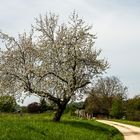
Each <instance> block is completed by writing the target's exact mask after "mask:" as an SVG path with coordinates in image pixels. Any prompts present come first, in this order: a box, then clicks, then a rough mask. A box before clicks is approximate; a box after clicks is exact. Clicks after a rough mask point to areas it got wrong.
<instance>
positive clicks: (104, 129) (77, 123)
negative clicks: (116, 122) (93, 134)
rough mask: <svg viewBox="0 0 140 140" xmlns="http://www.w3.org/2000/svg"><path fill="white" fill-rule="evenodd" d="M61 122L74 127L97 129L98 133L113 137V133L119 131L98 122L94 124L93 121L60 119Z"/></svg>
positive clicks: (115, 133)
mask: <svg viewBox="0 0 140 140" xmlns="http://www.w3.org/2000/svg"><path fill="white" fill-rule="evenodd" d="M61 123H62V124H65V125H70V126H72V127H76V128H84V129H88V130H93V131H98V132H99V133H104V134H109V135H110V136H111V137H114V136H115V135H117V134H119V131H118V130H117V129H115V128H114V129H113V128H112V129H110V128H108V127H105V126H103V125H102V124H99V123H98V124H97V123H95V124H94V122H93V124H91V123H88V122H81V121H62V122H61Z"/></svg>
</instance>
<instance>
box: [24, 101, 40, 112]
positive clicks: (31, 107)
mask: <svg viewBox="0 0 140 140" xmlns="http://www.w3.org/2000/svg"><path fill="white" fill-rule="evenodd" d="M27 110H28V112H29V113H39V112H40V105H39V103H37V102H33V103H31V104H29V105H28V106H27Z"/></svg>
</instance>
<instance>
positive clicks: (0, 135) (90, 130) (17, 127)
mask: <svg viewBox="0 0 140 140" xmlns="http://www.w3.org/2000/svg"><path fill="white" fill-rule="evenodd" d="M51 118H52V114H36V115H35V114H34V115H30V114H25V115H23V116H22V117H21V116H19V115H13V114H0V140H122V139H123V137H122V135H121V134H120V133H119V132H118V130H116V129H115V128H113V127H111V126H107V125H104V124H101V123H99V122H96V121H94V120H84V119H80V118H76V117H70V116H68V115H65V116H64V117H63V118H62V121H61V122H60V123H55V122H52V121H51V120H50V119H51Z"/></svg>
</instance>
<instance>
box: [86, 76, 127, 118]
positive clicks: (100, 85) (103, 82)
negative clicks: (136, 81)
mask: <svg viewBox="0 0 140 140" xmlns="http://www.w3.org/2000/svg"><path fill="white" fill-rule="evenodd" d="M126 98H127V87H126V86H124V85H123V84H122V82H121V81H120V80H119V79H118V78H117V77H115V76H112V77H105V78H100V79H98V80H97V82H96V83H95V85H94V86H93V88H92V90H91V92H90V95H89V97H88V98H87V99H86V105H85V106H86V110H89V111H91V112H95V113H96V112H98V113H100V112H101V113H104V114H106V115H109V113H110V111H111V107H112V103H113V101H118V100H119V101H124V100H126ZM120 109H121V108H120Z"/></svg>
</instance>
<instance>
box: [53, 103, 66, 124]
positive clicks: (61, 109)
mask: <svg viewBox="0 0 140 140" xmlns="http://www.w3.org/2000/svg"><path fill="white" fill-rule="evenodd" d="M67 103H68V101H65V102H62V103H60V104H58V109H57V111H56V113H55V115H54V118H53V121H54V122H59V121H60V119H61V116H62V114H63V113H64V110H65V108H66V105H67Z"/></svg>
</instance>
